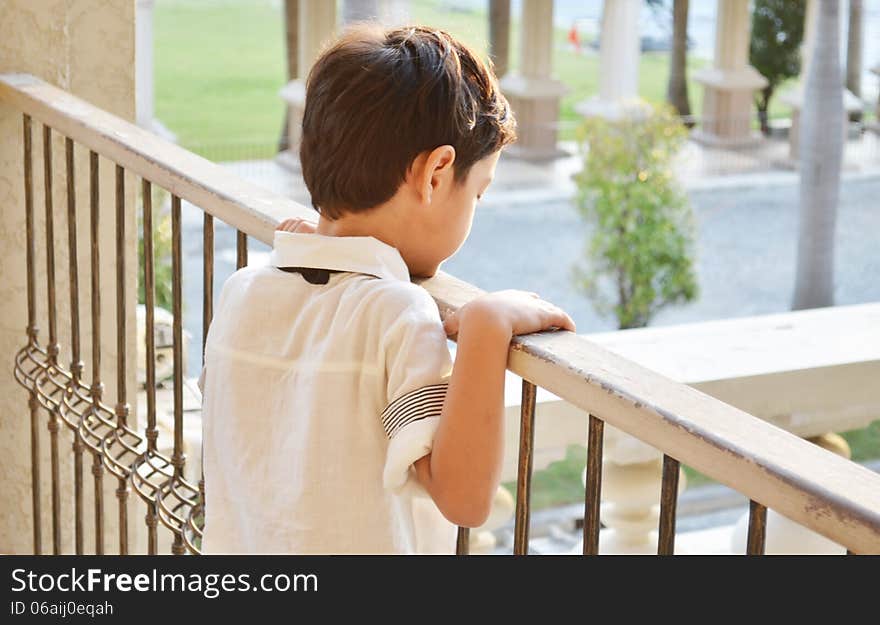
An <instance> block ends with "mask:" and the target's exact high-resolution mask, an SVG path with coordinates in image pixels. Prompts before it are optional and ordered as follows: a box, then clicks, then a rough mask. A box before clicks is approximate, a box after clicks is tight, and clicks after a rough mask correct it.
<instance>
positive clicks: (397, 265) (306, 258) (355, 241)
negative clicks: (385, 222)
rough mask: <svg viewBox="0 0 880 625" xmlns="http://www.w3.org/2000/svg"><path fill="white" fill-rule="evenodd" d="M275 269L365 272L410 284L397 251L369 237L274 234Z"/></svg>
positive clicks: (406, 270)
mask: <svg viewBox="0 0 880 625" xmlns="http://www.w3.org/2000/svg"><path fill="white" fill-rule="evenodd" d="M271 262H272V265H273V266H274V267H314V268H316V269H337V270H340V271H351V272H354V273H364V274H367V275H370V276H375V277H377V278H387V279H389V280H404V281H406V282H409V280H410V277H409V268H407V266H406V263H405V262H404V260H403V257H402V256H401V255H400V252H398V251H397V248H395V247H392V246H391V245H388V244H387V243H385V242H384V241H380V240H379V239H377V238H375V237H372V236H357V237H333V236H328V235H324V234H316V233H315V234H312V233H305V232H284V231H281V230H278V231H276V232H275V239H274V242H273V249H272V256H271Z"/></svg>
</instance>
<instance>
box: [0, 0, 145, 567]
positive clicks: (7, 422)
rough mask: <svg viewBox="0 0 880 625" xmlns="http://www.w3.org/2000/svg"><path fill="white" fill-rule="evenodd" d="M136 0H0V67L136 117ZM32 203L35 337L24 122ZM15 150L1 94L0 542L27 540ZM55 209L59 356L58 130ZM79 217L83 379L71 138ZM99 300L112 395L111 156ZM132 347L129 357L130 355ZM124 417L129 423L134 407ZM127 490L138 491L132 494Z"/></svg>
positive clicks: (108, 488) (41, 252) (65, 527)
mask: <svg viewBox="0 0 880 625" xmlns="http://www.w3.org/2000/svg"><path fill="white" fill-rule="evenodd" d="M134 19H135V2H134V0H110V1H108V0H39V1H38V2H34V1H33V0H2V7H0V73H6V72H23V73H30V74H34V75H36V76H38V77H40V78H42V79H44V80H46V81H48V82H50V83H53V84H55V85H57V86H59V87H61V88H63V89H67V90H69V91H71V92H73V93H74V94H75V95H77V96H79V97H81V98H83V99H85V100H87V101H89V102H91V103H92V104H95V105H97V106H99V107H101V108H104V109H106V110H109V111H111V112H112V113H114V114H116V115H119V116H121V117H123V118H125V119H128V120H133V119H134V117H135V94H134V85H135V76H134V73H135V56H134V55H135V23H134ZM33 137H34V148H35V149H34V189H35V194H34V213H35V226H36V233H37V237H36V251H37V282H36V286H37V302H38V307H37V309H38V317H37V319H38V326H39V329H40V334H39V337H40V342H41V344H43V345H45V342H46V339H47V322H46V319H47V317H46V315H47V309H46V296H45V293H46V277H45V276H46V274H45V266H46V244H45V230H44V214H45V208H44V194H43V175H42V171H43V167H42V126H41V125H40V124H39V123H34V127H33ZM22 162H23V159H22V116H21V112H20V111H17V110H13V109H11V108H10V107H8V106H6V105H4V104H3V103H2V102H0V502H2V504H0V553H30V552H31V551H32V529H31V528H32V525H31V522H32V519H31V516H32V515H31V481H30V480H31V478H30V475H31V470H30V463H31V458H30V417H29V412H28V407H27V393H26V392H25V391H24V390H23V389H22V388H21V387H19V386H18V385H17V384H16V383H15V381H14V379H13V375H12V369H13V357H14V354H15V352H16V351H17V350H18V349H20V348H21V347H22V346H23V345H24V344H25V342H26V335H25V328H26V325H27V308H26V270H25V226H24V191H23V164H22ZM53 162H54V171H55V177H54V180H55V184H54V191H53V197H54V206H55V210H54V215H55V218H54V220H55V241H56V245H55V247H56V261H55V262H56V277H57V298H58V330H59V337H60V343H61V355H60V361H61V362H62V363H63V364H64V365H65V366H67V365H69V362H70V358H71V354H70V349H69V347H70V342H69V336H70V314H69V301H70V300H69V289H68V267H69V264H68V246H67V218H66V213H67V210H66V208H67V204H66V194H65V177H64V144H63V138H61V137H58V136H56V138H55V142H54V158H53ZM76 168H77V222H78V238H79V250H78V258H79V267H80V277H79V280H80V319H81V329H80V332H81V340H82V345H83V360H84V362H85V363H86V381H87V382H90V381H91V374H90V371H91V364H90V361H91V355H90V345H91V338H90V337H91V327H90V322H89V319H90V303H89V302H90V300H89V284H90V282H89V281H90V272H89V248H88V245H89V240H88V237H89V215H88V206H89V204H88V151H87V149H85V148H83V147H82V146H77V158H76ZM101 168H102V181H101V196H102V200H101V210H102V213H101V224H102V228H101V246H102V248H101V249H102V263H101V282H102V286H101V298H102V299H101V304H102V306H101V308H102V332H101V334H102V367H103V373H102V377H103V380H102V381H103V382H104V385H105V389H106V390H105V399H106V401H107V403H108V404H110V405H111V406H112V405H113V404H114V403H115V401H116V355H115V354H116V332H115V328H116V312H115V301H116V285H115V267H116V262H115V261H116V255H115V251H114V241H115V224H114V221H115V218H114V215H115V212H114V203H113V193H114V191H113V190H114V184H113V175H114V172H113V165H112V164H111V163H109V162H108V161H106V160H104V159H101ZM126 184H127V191H128V193H127V198H126V206H127V211H126V212H127V230H126V247H127V253H126V270H127V279H126V281H125V289H126V297H127V300H128V301H129V302H131V303H133V302H134V301H135V296H136V293H135V289H136V274H135V271H136V263H135V250H136V234H135V227H134V224H135V194H134V190H135V187H136V185H138V184H139V181H137V180H136V179H135V177H134V176H127V180H126ZM127 323H128V328H130V332H129V337H128V344H127V345H128V346H127V350H128V353H129V354H131V355H133V354H134V353H135V345H134V328H135V318H134V306H133V304H132V305H131V306H130V307H129V311H128V322H127ZM130 358H131V357H130ZM134 375H135V374H134V370H133V367H129V370H128V376H127V379H128V388H129V402H130V403H132V404H134V396H133V391H134V388H135V386H134ZM132 421H133V422H134V423H137V417H136V415H133V417H132ZM46 422H47V419H46V415H45V413H41V414H40V437H41V449H40V453H41V463H42V478H43V479H42V487H41V490H42V493H41V494H42V533H43V537H42V543H43V552H44V553H47V552H51V549H52V526H51V499H50V495H51V482H50V480H49V477H50V472H49V432H48V430H47V428H46ZM59 438H60V445H59V450H60V457H61V458H62V459H63V462H62V464H61V486H62V489H63V490H62V492H63V496H62V500H61V506H62V519H63V524H62V530H61V532H62V541H63V552H64V553H71V552H72V549H73V498H72V489H73V468H72V462H71V456H72V454H71V451H70V446H71V441H72V438H71V435H70V433H69V432H68V431H67V430H66V429H62V431H61V434H60V436H59ZM84 464H85V474H84V482H85V495H86V497H85V502H84V503H85V510H86V521H87V525H86V531H85V545H86V550H87V552H88V551H92V550H93V549H94V530H93V524H92V521H91V518H92V509H93V504H92V502H93V493H92V476H91V472H90V470H89V467H90V465H91V458H90V457H88V456H86V457H85V462H84ZM115 490H116V480H115V479H113V478H111V477H110V476H109V474H108V475H107V476H106V477H105V502H106V504H105V512H104V514H105V518H106V535H105V545H106V550H107V552H108V553H114V552H116V549H117V545H118V534H117V527H118V526H117V523H116V518H117V508H116V498H115ZM131 499H132V501H134V500H136V496H135V495H134V494H133V493H132V496H131ZM143 515H144V511H143V508H142V507H141V506H140V505H139V504H137V505H134V506H132V508H131V511H130V521H129V528H130V529H129V531H130V532H131V533H132V535H133V537H134V540H135V542H138V541H140V540H142V534H143V531H142V530H143Z"/></svg>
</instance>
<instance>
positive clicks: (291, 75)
mask: <svg viewBox="0 0 880 625" xmlns="http://www.w3.org/2000/svg"><path fill="white" fill-rule="evenodd" d="M298 29H299V0H284V48H285V60H286V65H287V80H288V81H291V80H293V79H295V78H297V77H298V76H299V67H298V66H297V64H298V57H299V49H298V48H299V30H298ZM289 129H290V107H287V106H285V107H284V125H283V126H282V128H281V136H280V137H279V138H278V151H279V152H284V151H286V150H287V149H288V148H289V147H290V131H289Z"/></svg>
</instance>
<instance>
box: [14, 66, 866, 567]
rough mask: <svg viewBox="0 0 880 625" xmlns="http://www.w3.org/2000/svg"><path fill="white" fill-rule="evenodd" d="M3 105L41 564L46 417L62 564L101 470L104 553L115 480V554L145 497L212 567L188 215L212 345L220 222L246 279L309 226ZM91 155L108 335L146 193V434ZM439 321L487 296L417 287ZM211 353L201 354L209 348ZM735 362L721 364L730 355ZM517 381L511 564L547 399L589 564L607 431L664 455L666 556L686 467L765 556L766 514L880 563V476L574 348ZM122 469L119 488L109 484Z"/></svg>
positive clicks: (119, 138)
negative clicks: (732, 496) (158, 325)
mask: <svg viewBox="0 0 880 625" xmlns="http://www.w3.org/2000/svg"><path fill="white" fill-rule="evenodd" d="M0 101H2V102H3V103H5V104H7V105H10V106H12V107H14V108H16V109H17V110H19V111H21V113H22V115H23V141H22V151H23V158H24V180H23V184H24V191H25V202H24V206H23V209H24V211H25V216H26V230H27V232H26V247H27V250H26V254H27V305H28V328H27V333H26V336H25V337H24V346H23V347H22V348H21V350H20V351H19V352H18V353H17V354H16V356H15V376H16V379H17V380H18V382H19V384H21V385H22V386H23V387H24V388H25V389H26V390H27V392H28V397H29V399H28V407H29V411H30V423H31V460H32V469H31V474H32V475H31V477H32V491H33V518H34V523H33V528H34V536H33V542H34V552H36V553H41V552H42V551H43V550H44V547H43V541H42V536H41V518H42V517H41V515H42V514H43V512H44V511H43V510H42V509H41V494H40V483H41V476H40V467H41V454H42V453H43V446H42V445H41V442H40V439H41V431H42V427H41V424H40V419H41V417H47V421H46V423H47V428H48V432H49V450H50V451H49V454H50V470H51V488H52V496H51V502H52V505H51V527H52V551H53V552H54V553H60V551H61V543H62V541H61V531H62V528H63V527H67V528H68V530H66V531H69V528H70V527H71V526H72V528H73V531H74V535H75V550H76V552H77V553H83V551H84V540H83V536H84V533H85V532H86V531H87V528H86V527H85V515H84V509H85V506H86V505H87V503H86V501H85V498H86V497H85V489H84V459H85V458H84V456H90V457H91V472H92V479H93V480H94V489H93V501H92V502H90V505H92V506H93V509H94V514H93V517H94V527H93V528H91V530H92V531H94V536H95V551H96V552H97V553H102V552H103V549H104V544H105V539H106V538H107V537H106V536H104V520H105V513H106V510H105V508H106V507H107V506H108V503H107V502H105V501H104V500H103V495H102V494H103V492H104V486H103V481H104V479H105V477H108V479H111V480H116V484H117V489H116V498H117V502H116V508H117V515H118V543H119V547H118V551H119V552H120V553H127V552H128V551H129V547H130V544H129V543H130V540H129V532H128V530H129V527H130V524H131V523H133V520H132V519H130V518H129V509H130V506H131V504H130V501H129V494H130V491H131V489H132V488H133V489H134V492H135V493H136V494H137V496H138V497H139V498H140V499H141V500H142V501H143V503H144V504H145V506H146V509H147V514H146V517H145V521H144V522H145V525H146V532H147V539H148V540H147V550H148V552H149V553H156V552H157V550H158V545H159V540H158V538H159V536H158V533H159V531H160V530H161V531H163V532H170V534H171V536H172V538H173V542H172V546H171V551H172V553H175V554H184V553H187V552H190V553H198V545H199V536H200V535H201V531H202V519H203V515H202V501H203V493H204V482H203V481H193V480H191V479H188V478H187V475H186V473H185V465H186V462H185V460H186V459H185V454H184V440H183V432H184V412H183V384H184V380H183V357H184V356H183V320H182V288H181V282H182V279H181V276H182V253H181V201H182V200H185V201H187V202H189V203H191V204H193V205H195V206H197V207H199V208H200V209H201V210H202V211H203V212H204V221H203V233H204V241H203V243H204V251H203V263H204V265H203V267H204V269H203V271H204V276H203V277H204V286H203V301H202V306H203V316H202V320H203V336H205V335H206V334H207V329H208V326H209V324H210V322H211V314H212V305H213V302H212V293H213V282H214V276H213V274H214V253H213V249H214V241H213V239H214V222H215V220H219V221H221V222H224V223H226V224H228V225H229V226H231V227H233V228H234V229H236V230H237V233H238V234H237V242H238V246H237V261H238V262H237V265H238V266H239V267H241V266H243V265H245V264H247V249H248V238H249V237H250V238H255V239H257V240H260V241H262V242H264V243H267V244H271V240H272V236H273V231H274V228H275V226H276V224H277V223H278V222H279V221H280V220H281V219H282V218H286V217H294V216H300V217H307V216H309V215H311V214H312V213H311V211H309V210H308V209H306V208H305V207H303V206H301V205H299V204H296V203H294V202H291V201H290V200H287V199H285V198H282V197H278V196H275V195H273V194H271V193H269V192H267V191H264V190H262V189H260V188H258V187H256V186H253V185H251V184H248V183H246V182H244V181H242V180H238V179H235V178H234V177H231V176H230V175H229V173H228V172H227V171H226V170H224V169H223V168H222V167H220V166H218V165H215V164H212V163H210V162H208V161H206V160H204V159H203V158H201V157H198V156H196V155H194V154H192V153H189V152H187V151H186V150H183V149H181V148H179V147H177V146H175V145H173V144H170V143H167V142H166V141H164V140H162V139H160V138H158V137H156V136H155V135H153V134H151V133H149V132H147V131H145V130H142V129H140V128H138V127H136V126H134V125H133V124H130V123H128V122H126V121H123V120H121V119H119V118H117V117H115V116H113V115H111V114H109V113H107V112H104V111H102V110H99V109H97V108H95V107H93V106H91V105H89V104H88V103H86V102H83V101H82V100H79V99H77V98H76V97H74V96H72V95H71V94H69V93H66V92H64V91H62V90H60V89H57V88H55V87H53V86H51V85H48V84H46V83H44V82H42V81H41V80H39V79H37V78H34V77H32V76H28V75H3V76H0ZM35 120H36V121H37V122H39V123H40V124H41V127H42V139H43V150H42V154H43V181H44V186H45V191H44V193H43V201H44V204H45V206H44V208H45V215H46V218H45V230H46V231H45V242H46V244H45V250H43V252H44V253H45V255H46V272H45V274H46V280H47V284H46V295H47V297H46V301H45V302H40V308H43V307H45V318H46V319H47V322H48V337H47V339H46V342H45V343H43V342H41V338H40V337H39V335H38V331H37V321H38V320H37V317H38V306H37V301H36V299H37V298H36V288H35V283H36V280H37V275H38V272H37V271H36V269H35V259H36V254H37V244H38V240H39V239H40V237H38V236H37V233H36V232H35V227H34V210H35V193H34V188H33V187H34V184H33V178H34V176H33V173H34V163H33V160H34V159H33V157H34V148H33V142H34V137H33V135H34V125H35V123H34V121H35ZM53 133H57V134H60V135H61V136H63V137H64V138H65V142H64V145H65V171H64V173H63V175H64V177H65V181H66V188H67V207H66V208H67V224H68V237H67V238H68V246H69V250H68V255H67V256H68V257H69V259H70V269H69V272H70V273H69V281H70V302H69V316H70V321H71V328H70V336H71V339H70V345H69V349H70V356H71V359H70V364H69V365H68V366H65V364H64V363H63V362H61V359H60V358H59V355H60V354H61V347H60V345H59V344H58V332H57V319H58V317H59V307H60V304H59V302H58V301H56V290H55V255H56V249H55V248H56V245H55V241H56V239H55V233H54V223H53V222H54V216H55V207H54V206H53V203H52V197H53V193H52V180H53V176H55V175H56V174H55V172H53V169H52V167H53V158H52V136H53ZM77 149H80V150H88V152H89V172H88V185H89V192H90V202H89V207H88V208H89V211H90V220H91V221H90V223H91V228H90V249H91V257H90V276H91V284H90V290H89V292H90V310H91V325H90V327H91V328H92V329H93V330H94V329H95V328H100V327H101V319H100V311H101V302H100V299H101V285H102V277H101V275H100V266H101V255H102V254H107V253H111V254H114V255H115V259H116V275H115V280H116V282H117V284H121V283H122V282H123V281H124V280H126V275H127V274H126V271H125V258H126V250H125V233H126V229H127V228H132V227H135V224H126V223H125V220H126V214H127V213H126V205H125V202H126V197H127V196H126V191H125V180H126V172H128V173H129V177H130V176H131V175H135V176H138V177H139V178H140V179H141V188H142V194H141V197H142V206H141V207H140V208H141V210H142V215H143V239H144V263H143V266H142V267H139V268H138V269H139V271H142V272H143V281H144V285H145V298H146V313H147V314H146V362H145V363H144V364H145V367H146V393H147V410H146V423H145V427H144V429H143V430H142V431H137V430H136V429H135V428H133V427H132V423H134V420H133V419H132V418H131V415H130V414H129V404H128V399H129V398H128V396H127V394H126V374H127V367H131V366H133V362H132V357H131V355H130V354H126V341H125V337H126V332H127V328H126V325H125V324H126V319H127V318H128V314H127V313H129V312H130V311H131V309H132V307H133V306H134V305H135V302H134V301H129V300H128V299H127V298H126V297H125V293H126V291H125V290H124V289H121V288H120V289H117V291H116V293H117V295H116V302H115V312H116V337H117V343H116V346H115V347H116V356H117V358H118V363H119V364H118V367H117V389H118V392H117V393H116V395H117V396H116V397H114V398H113V400H112V402H111V400H108V399H107V398H105V397H104V396H103V385H102V382H101V359H100V356H101V348H102V345H101V333H100V332H95V331H92V332H91V342H92V350H91V353H92V359H91V360H92V362H91V376H90V379H88V378H87V377H86V375H85V367H84V364H83V363H82V362H81V350H80V318H79V310H80V306H79V301H78V298H79V295H80V290H79V289H80V286H79V285H80V280H79V271H80V267H78V263H77V254H76V253H70V252H73V251H76V250H77V249H79V248H78V245H79V243H78V240H79V239H78V232H77V227H76V223H77V220H76V212H77V210H79V207H77V206H76V199H75V198H76V188H77V185H81V184H85V176H83V175H81V173H79V172H76V171H74V164H75V158H74V155H75V151H76V150H77ZM99 155H100V156H101V157H103V158H105V159H108V160H109V161H110V162H112V163H113V164H114V171H115V182H116V184H115V197H114V203H113V204H114V206H115V219H116V222H115V227H116V236H115V249H114V250H112V251H108V250H105V249H102V246H101V241H100V236H99V235H100V232H101V225H100V222H101V219H102V218H104V217H105V216H106V215H105V210H104V208H103V205H102V202H101V198H100V184H99ZM153 187H160V188H163V189H165V190H167V191H168V192H169V193H170V194H171V197H172V199H171V221H172V280H173V287H172V292H173V318H174V321H173V360H174V376H173V397H174V436H173V439H174V440H173V448H172V450H171V453H170V454H168V453H164V452H162V451H160V448H159V446H157V438H158V431H157V424H156V396H155V388H156V385H155V358H154V356H155V345H154V330H155V319H154V315H153V312H152V311H153V306H154V303H155V296H154V286H155V261H154V249H153V240H152V232H153V228H152V225H153V224H152V219H153V206H152V202H151V197H152V189H153ZM421 284H422V286H423V287H424V288H426V289H427V290H428V291H429V292H430V293H431V295H432V296H433V297H434V299H435V300H436V302H437V304H438V306H439V307H440V309H441V311H445V310H454V309H457V308H458V307H460V306H462V305H464V304H465V303H466V302H467V301H469V300H470V299H472V298H474V297H476V296H477V295H479V294H480V292H481V291H479V289H477V288H476V287H474V286H472V285H470V284H467V283H465V282H463V281H461V280H458V279H456V278H454V277H452V276H449V275H447V274H445V273H442V272H441V273H439V274H438V275H437V276H435V277H433V278H431V279H429V280H425V281H422V282H421ZM67 347H68V346H66V345H65V349H66V348H67ZM203 347H204V345H203ZM719 357H722V358H723V354H719ZM508 367H509V369H510V370H511V371H513V372H514V373H516V374H517V375H519V376H521V377H522V378H523V383H522V409H521V426H520V445H519V466H518V479H517V489H516V513H515V539H514V553H516V554H525V553H527V552H528V539H529V510H530V506H529V498H530V485H531V473H532V453H533V437H534V424H535V416H536V415H535V393H536V388H537V387H538V386H540V387H543V388H546V389H547V390H549V391H550V392H552V393H553V394H555V395H557V396H559V397H561V398H563V399H564V400H566V401H568V402H570V403H572V404H573V405H575V406H577V407H579V408H581V409H583V410H584V411H586V412H587V413H589V426H588V433H589V434H588V442H587V450H588V455H587V470H586V490H585V495H584V519H585V520H584V554H585V555H590V554H596V553H598V547H599V529H600V519H599V502H600V498H601V490H602V447H603V431H604V430H603V428H604V424H605V422H608V423H609V424H611V425H613V426H614V427H616V428H619V429H621V430H623V431H625V432H627V433H629V434H631V435H633V436H635V437H637V438H638V439H640V440H642V441H644V442H646V443H647V444H649V445H651V446H653V447H656V448H657V449H659V450H661V451H662V452H663V453H664V462H663V479H662V486H661V497H660V517H659V527H658V530H659V532H658V533H659V541H658V549H657V552H658V554H672V553H674V551H675V525H676V501H677V493H678V476H679V463H682V462H683V463H686V464H688V465H690V466H692V467H694V468H695V469H697V470H699V471H701V472H702V473H704V474H706V475H708V476H710V477H712V478H714V479H716V480H718V481H719V482H722V483H725V484H727V485H729V486H731V487H732V488H734V489H736V490H738V491H739V492H741V493H743V494H744V495H745V496H747V497H748V498H749V499H750V500H751V507H750V517H749V533H748V544H747V553H749V554H761V553H763V551H764V536H765V523H766V513H767V509H768V508H770V509H773V510H776V511H777V512H779V513H781V514H783V515H785V516H786V517H788V518H790V519H792V520H794V521H796V522H797V523H800V524H801V525H804V526H806V527H808V528H810V529H812V530H814V531H816V532H818V533H820V534H822V535H824V536H826V537H828V538H829V539H831V540H833V541H835V542H837V543H839V544H841V545H843V546H845V547H846V548H847V550H848V552H849V553H880V475H877V474H875V473H873V472H871V471H869V470H868V469H865V468H863V467H861V466H859V465H857V464H854V463H852V462H850V461H848V460H846V459H844V458H841V457H839V456H837V455H834V454H832V453H829V452H827V451H825V450H823V449H821V448H819V447H817V446H815V445H812V444H811V443H808V442H806V441H804V440H802V439H800V438H798V437H796V436H794V435H792V434H789V433H787V432H785V431H784V430H781V429H779V428H777V427H775V426H773V425H770V424H768V423H766V422H764V421H762V420H760V419H758V418H756V417H753V416H752V415H750V414H748V413H745V412H743V411H741V410H739V409H737V408H734V407H732V406H730V405H728V404H725V403H723V402H720V401H718V400H716V399H714V398H712V397H710V396H708V395H706V394H704V393H701V392H699V391H697V390H695V389H693V388H691V387H689V386H686V385H684V384H680V383H677V382H674V381H672V380H670V379H668V378H665V377H663V376H661V375H659V374H658V373H655V372H653V371H651V370H649V369H646V368H644V367H642V366H639V365H638V364H635V363H633V362H631V361H628V360H626V359H624V358H622V357H620V356H618V355H615V354H613V353H611V352H609V351H607V350H605V349H603V348H601V347H599V346H598V345H596V344H594V343H592V342H590V341H588V340H586V339H584V338H583V337H579V336H577V335H574V334H572V333H560V332H554V333H537V334H532V335H527V336H521V337H517V338H515V339H514V340H513V342H512V344H511V349H510V355H509V360H508ZM62 425H63V426H64V429H65V430H67V431H68V432H69V435H70V437H71V440H72V443H73V444H72V447H71V453H72V455H73V476H72V482H73V489H74V514H73V517H72V518H71V517H70V516H69V515H64V514H62V511H61V505H60V501H61V492H62V489H64V488H69V485H68V483H69V481H70V480H69V479H67V478H68V477H69V476H65V477H64V478H62V475H61V471H60V466H61V462H60V458H59V454H60V450H59V439H60V438H61V437H60V435H59V433H60V432H61V431H62ZM108 471H109V473H110V475H109V476H107V475H106V473H107V472H108ZM467 545H468V529H467V528H459V539H458V546H457V552H458V553H459V554H465V553H467Z"/></svg>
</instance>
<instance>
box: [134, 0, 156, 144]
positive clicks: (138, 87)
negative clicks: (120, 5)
mask: <svg viewBox="0 0 880 625" xmlns="http://www.w3.org/2000/svg"><path fill="white" fill-rule="evenodd" d="M155 3H156V0H137V5H136V7H137V13H136V17H135V51H134V58H135V65H136V68H135V74H134V80H135V88H134V92H135V97H136V100H137V102H136V108H137V124H138V126H140V127H141V128H147V129H149V128H150V125H151V124H152V123H153V115H154V107H153V99H154V97H155V95H154V92H153V5H155Z"/></svg>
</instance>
